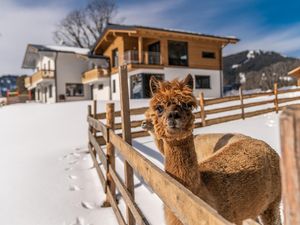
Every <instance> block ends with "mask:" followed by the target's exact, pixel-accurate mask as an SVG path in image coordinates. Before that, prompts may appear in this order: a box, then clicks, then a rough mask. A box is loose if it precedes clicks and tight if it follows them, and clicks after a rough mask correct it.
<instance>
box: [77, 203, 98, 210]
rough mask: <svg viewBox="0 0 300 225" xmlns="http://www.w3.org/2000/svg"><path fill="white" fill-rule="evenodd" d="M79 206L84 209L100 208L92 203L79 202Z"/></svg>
mask: <svg viewBox="0 0 300 225" xmlns="http://www.w3.org/2000/svg"><path fill="white" fill-rule="evenodd" d="M81 206H82V207H83V208H85V209H97V208H100V205H97V204H96V203H93V202H81Z"/></svg>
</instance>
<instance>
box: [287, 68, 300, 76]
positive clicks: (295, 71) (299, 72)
mask: <svg viewBox="0 0 300 225" xmlns="http://www.w3.org/2000/svg"><path fill="white" fill-rule="evenodd" d="M288 75H290V76H293V77H296V78H300V66H299V67H297V68H295V69H293V70H291V71H290V72H288Z"/></svg>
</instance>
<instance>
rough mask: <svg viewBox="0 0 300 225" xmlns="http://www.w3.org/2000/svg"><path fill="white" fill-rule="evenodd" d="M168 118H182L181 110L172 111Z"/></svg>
mask: <svg viewBox="0 0 300 225" xmlns="http://www.w3.org/2000/svg"><path fill="white" fill-rule="evenodd" d="M168 119H173V120H175V119H180V114H179V112H178V111H172V112H170V113H169V115H168Z"/></svg>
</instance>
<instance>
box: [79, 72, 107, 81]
mask: <svg viewBox="0 0 300 225" xmlns="http://www.w3.org/2000/svg"><path fill="white" fill-rule="evenodd" d="M107 76H108V71H107V70H105V69H102V68H95V69H92V70H88V71H86V72H84V73H83V74H82V83H83V84H87V83H91V82H94V81H97V80H98V79H99V78H101V77H107Z"/></svg>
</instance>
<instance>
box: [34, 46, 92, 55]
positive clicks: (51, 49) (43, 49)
mask: <svg viewBox="0 0 300 225" xmlns="http://www.w3.org/2000/svg"><path fill="white" fill-rule="evenodd" d="M28 46H31V47H33V48H36V49H37V50H38V51H40V52H69V53H74V54H81V55H88V53H89V51H90V49H88V48H76V47H69V46H62V45H35V44H29V45H28Z"/></svg>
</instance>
